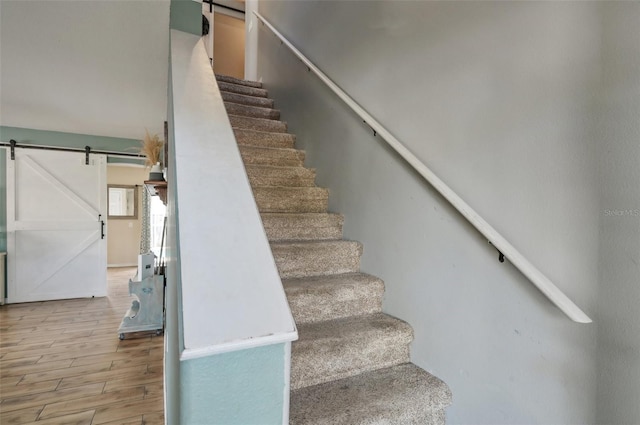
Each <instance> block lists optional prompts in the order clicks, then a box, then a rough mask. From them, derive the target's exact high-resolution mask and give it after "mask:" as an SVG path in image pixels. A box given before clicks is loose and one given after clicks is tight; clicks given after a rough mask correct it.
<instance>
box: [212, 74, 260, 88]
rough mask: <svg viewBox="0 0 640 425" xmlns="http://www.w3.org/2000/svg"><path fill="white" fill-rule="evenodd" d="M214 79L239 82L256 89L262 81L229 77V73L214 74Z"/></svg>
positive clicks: (232, 82) (233, 82)
mask: <svg viewBox="0 0 640 425" xmlns="http://www.w3.org/2000/svg"><path fill="white" fill-rule="evenodd" d="M216 80H218V81H222V82H225V83H231V84H240V85H242V86H248V87H255V88H257V89H261V88H262V83H260V82H258V81H249V80H241V79H239V78H235V77H231V76H229V75H222V74H216Z"/></svg>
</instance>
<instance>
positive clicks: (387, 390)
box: [289, 363, 451, 425]
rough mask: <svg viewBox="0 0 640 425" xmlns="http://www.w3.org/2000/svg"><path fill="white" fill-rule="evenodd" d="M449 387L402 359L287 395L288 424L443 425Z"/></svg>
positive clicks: (448, 400)
mask: <svg viewBox="0 0 640 425" xmlns="http://www.w3.org/2000/svg"><path fill="white" fill-rule="evenodd" d="M450 404H451V391H450V390H449V388H448V387H447V385H446V384H445V383H444V382H442V381H441V380H440V379H438V378H436V377H435V376H433V375H431V374H429V373H427V372H425V371H424V370H422V369H420V368H419V367H417V366H416V365H414V364H411V363H405V364H401V365H397V366H392V367H389V368H385V369H379V370H375V371H371V372H367V373H363V374H361V375H357V376H353V377H350V378H346V379H340V380H338V381H333V382H327V383H325V384H320V385H315V386H312V387H306V388H301V389H298V390H296V391H292V393H291V410H290V414H289V415H290V416H289V423H290V424H291V425H372V424H389V425H391V424H401V425H425V424H430V425H444V423H445V413H444V409H445V408H446V407H447V406H449V405H450Z"/></svg>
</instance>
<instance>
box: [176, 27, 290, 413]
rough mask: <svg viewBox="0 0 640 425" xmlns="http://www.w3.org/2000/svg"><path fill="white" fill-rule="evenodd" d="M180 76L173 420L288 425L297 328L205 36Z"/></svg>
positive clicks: (192, 43) (188, 43)
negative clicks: (293, 352) (210, 58)
mask: <svg viewBox="0 0 640 425" xmlns="http://www.w3.org/2000/svg"><path fill="white" fill-rule="evenodd" d="M170 75H171V81H170V83H171V85H170V99H169V100H170V102H169V105H170V108H171V109H170V111H169V114H168V116H169V159H170V164H169V168H168V172H169V177H168V186H169V187H168V205H167V211H168V213H167V214H168V220H167V222H168V224H167V227H168V237H167V258H168V261H167V289H166V291H167V297H166V299H167V306H166V331H165V341H167V344H166V347H167V353H166V355H165V388H166V392H167V394H166V416H165V417H166V418H167V423H176V424H177V423H181V424H200V423H224V424H247V423H273V424H279V423H286V422H288V413H289V409H288V401H289V400H288V396H289V370H290V362H289V361H290V351H291V345H290V343H291V341H292V340H295V339H297V330H296V327H295V323H294V321H293V318H292V316H291V312H290V310H289V306H288V304H287V300H286V296H285V293H284V290H283V288H282V284H281V282H280V278H279V276H278V271H277V269H276V267H275V264H274V261H273V256H272V254H271V251H270V249H269V244H268V241H267V237H266V235H265V233H264V230H263V228H262V224H261V222H260V216H259V214H258V211H257V208H256V206H255V201H254V199H253V194H252V192H251V187H250V186H249V182H248V179H247V176H246V173H245V170H244V166H243V164H242V158H241V155H240V152H239V150H238V147H237V144H236V141H235V139H234V136H233V132H232V129H231V126H230V125H229V121H228V119H227V115H226V112H225V110H224V104H223V102H222V99H221V97H220V92H219V90H218V87H217V85H216V82H215V79H214V76H213V73H212V71H211V67H210V64H209V60H208V57H207V55H206V52H205V49H204V47H203V45H202V42H201V40H200V37H199V36H195V35H190V34H186V33H183V32H180V31H176V30H172V31H171V74H170ZM247 259H250V263H247V261H248V260H247ZM247 264H250V267H248V266H247Z"/></svg>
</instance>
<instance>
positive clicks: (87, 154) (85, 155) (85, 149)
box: [84, 146, 91, 165]
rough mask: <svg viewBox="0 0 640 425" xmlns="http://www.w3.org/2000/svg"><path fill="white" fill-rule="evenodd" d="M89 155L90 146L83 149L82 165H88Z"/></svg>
mask: <svg viewBox="0 0 640 425" xmlns="http://www.w3.org/2000/svg"><path fill="white" fill-rule="evenodd" d="M90 153H91V146H85V147H84V163H85V165H89V154H90Z"/></svg>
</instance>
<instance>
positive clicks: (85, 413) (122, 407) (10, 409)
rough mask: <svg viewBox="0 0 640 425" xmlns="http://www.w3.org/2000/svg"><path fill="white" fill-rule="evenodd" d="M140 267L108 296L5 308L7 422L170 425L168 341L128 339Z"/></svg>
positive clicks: (1, 358)
mask: <svg viewBox="0 0 640 425" xmlns="http://www.w3.org/2000/svg"><path fill="white" fill-rule="evenodd" d="M134 275H135V268H119V269H109V272H108V281H109V292H108V296H107V297H105V298H95V299H74V300H62V301H46V302H37V303H25V304H12V305H5V306H0V424H2V425H10V424H32V423H33V424H38V425H51V424H65V425H80V424H82V425H84V424H111V425H113V424H127V425H129V424H131V425H134V424H135V425H142V424H163V423H164V412H163V408H164V407H163V389H162V379H163V371H162V356H163V337H162V336H155V335H150V334H149V333H146V334H140V335H137V336H141V337H140V338H135V339H134V338H131V339H125V340H124V341H120V340H119V339H118V334H117V329H118V326H120V321H121V320H122V317H123V315H124V313H125V312H126V311H127V309H128V308H129V306H130V305H131V298H130V296H129V289H128V280H129V278H131V277H133V276H134Z"/></svg>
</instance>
